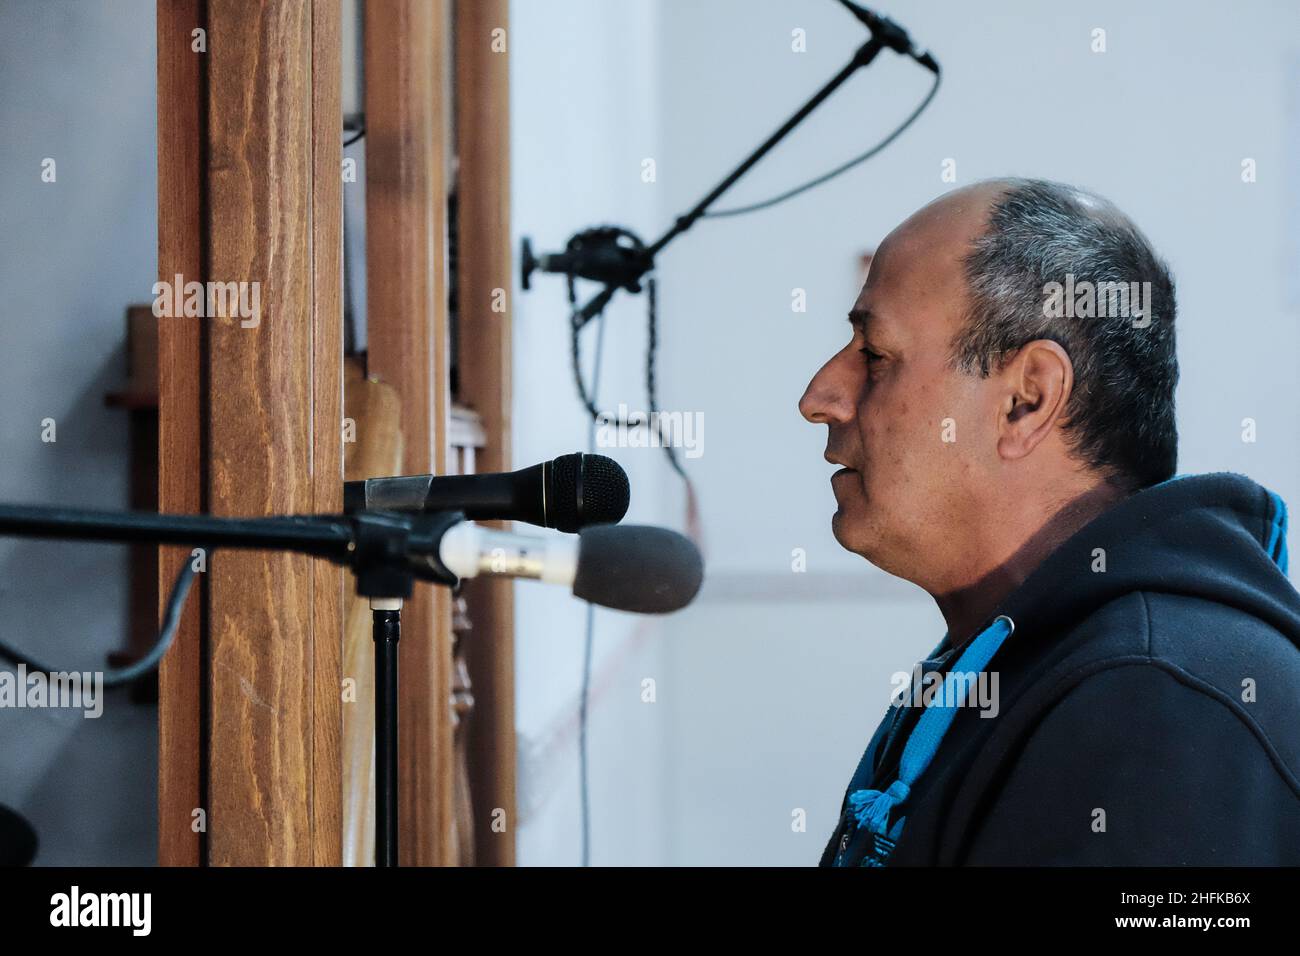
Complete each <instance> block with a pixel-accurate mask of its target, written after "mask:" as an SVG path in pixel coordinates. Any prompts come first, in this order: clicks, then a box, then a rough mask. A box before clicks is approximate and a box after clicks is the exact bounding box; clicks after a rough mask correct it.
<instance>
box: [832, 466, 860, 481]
mask: <svg viewBox="0 0 1300 956" xmlns="http://www.w3.org/2000/svg"><path fill="white" fill-rule="evenodd" d="M855 471H856V469H853V468H841V469H840V470H839V471H837V472H835V474H833V475H831V481H834V480H835V479H836V478H838V477H839V476H840V475H852V474H854V473H855Z"/></svg>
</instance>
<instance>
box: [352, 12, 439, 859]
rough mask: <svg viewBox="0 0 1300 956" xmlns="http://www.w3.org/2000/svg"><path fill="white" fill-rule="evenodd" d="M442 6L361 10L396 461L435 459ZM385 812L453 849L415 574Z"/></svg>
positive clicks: (376, 325)
mask: <svg viewBox="0 0 1300 956" xmlns="http://www.w3.org/2000/svg"><path fill="white" fill-rule="evenodd" d="M446 24H447V9H446V6H445V4H444V3H443V0H386V2H383V3H369V4H367V5H366V12H365V113H366V139H365V142H366V296H367V302H366V317H367V318H366V322H367V342H368V348H369V361H368V371H369V373H370V374H371V375H374V376H377V377H378V378H379V379H380V380H381V381H383V382H386V383H388V384H390V385H392V386H393V387H394V388H395V389H396V390H397V393H398V396H399V397H400V400H401V408H402V434H403V448H404V452H403V471H404V472H406V473H407V474H427V473H430V472H433V473H438V474H442V473H445V470H446V460H447V457H446V456H447V449H446V445H447V440H446V435H447V419H448V415H449V406H450V394H449V386H448V378H449V375H448V332H447V308H446V301H447V294H446V191H445V186H444V181H445V174H444V164H445V152H446V148H447V142H446V139H447V137H446V103H445V98H446V81H445V74H444V71H445V68H446V65H447V64H446V56H447V51H446V47H447V42H446V41H447V37H446ZM399 655H400V665H399V669H400V681H401V693H400V704H399V716H398V740H399V781H400V782H399V793H398V820H399V825H400V833H401V841H400V850H399V854H400V855H399V860H400V862H401V864H402V865H404V866H410V865H446V864H449V863H451V862H453V857H452V853H453V848H452V846H451V841H450V840H449V835H450V833H451V827H452V821H453V816H452V813H453V801H452V796H453V791H452V785H453V779H454V753H453V750H452V734H451V708H450V687H451V602H450V595H449V593H448V592H447V591H446V590H445V589H441V588H438V589H432V588H430V587H429V586H428V585H422V584H421V585H417V586H416V589H415V594H414V595H413V597H412V599H411V600H409V601H408V602H407V603H406V605H405V607H404V608H403V612H402V640H401V646H400V650H399Z"/></svg>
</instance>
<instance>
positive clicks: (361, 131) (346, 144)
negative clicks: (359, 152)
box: [343, 126, 366, 149]
mask: <svg viewBox="0 0 1300 956" xmlns="http://www.w3.org/2000/svg"><path fill="white" fill-rule="evenodd" d="M343 132H345V133H346V132H347V130H346V129H345V130H344V131H343ZM365 135H366V128H365V127H364V126H362V127H360V128H359V129H358V130H357V131H356V134H355V135H354V136H353V137H352V138H351V139H345V140H344V141H343V148H344V149H347V148H348V147H349V146H351V145H352V144H353V143H355V142H356V141H357V140H359V139H360V138H361V137H362V136H365Z"/></svg>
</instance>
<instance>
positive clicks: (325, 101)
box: [311, 0, 354, 866]
mask: <svg viewBox="0 0 1300 956" xmlns="http://www.w3.org/2000/svg"><path fill="white" fill-rule="evenodd" d="M311 17H312V23H311V43H312V54H311V95H312V108H311V115H312V124H311V140H312V208H311V240H312V287H313V290H314V294H313V296H312V335H311V338H312V377H311V382H312V449H313V457H312V471H311V479H312V510H313V511H317V512H323V513H338V512H340V511H342V510H343V173H342V166H343V136H342V130H341V125H342V120H341V117H342V116H343V89H342V74H343V65H342V56H343V37H342V30H343V26H342V5H341V3H340V0H325V2H321V0H314V2H312V4H311ZM312 570H313V573H314V576H313V580H312V589H313V592H314V593H313V595H312V607H313V608H314V609H315V612H316V616H315V620H314V621H313V630H314V634H313V640H312V650H313V653H314V660H313V662H312V666H313V667H314V669H315V672H314V673H313V675H312V686H313V688H314V692H315V694H314V696H315V700H314V707H315V713H314V714H313V717H312V733H313V742H312V749H313V754H312V777H313V779H312V788H311V793H312V862H313V863H314V864H315V865H317V866H339V865H341V864H342V862H343V778H342V765H343V714H342V705H341V694H340V683H341V682H342V678H343V624H344V608H345V607H346V602H345V588H353V587H354V582H353V580H352V576H351V575H350V574H347V573H345V572H344V571H343V570H341V569H340V568H337V567H334V566H333V565H331V564H327V563H326V562H324V561H317V562H315V563H314V564H313V566H312Z"/></svg>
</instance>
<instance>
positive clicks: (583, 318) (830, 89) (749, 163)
mask: <svg viewBox="0 0 1300 956" xmlns="http://www.w3.org/2000/svg"><path fill="white" fill-rule="evenodd" d="M887 41H889V42H887ZM886 46H890V47H893V46H894V43H893V37H886V38H885V39H882V38H881V37H879V36H876V35H873V36H872V37H871V39H869V40H868V41H867V42H866V43H864V44H863V45H862V46H861V47H859V48H858V50H857V52H856V53H854V54H853V58H852V59H851V60H849V62H848V64H847V65H846V66H845V67H844V69H842V70H840V71H839V72H838V73H836V74H835V76H834V77H832V78H831V80H830V81H829V82H828V83H827V84H826V85H825V86H823V87H822V88H821V89H820V90H818V91H817V92H816V93H814V94H813V96H812V99H810V100H808V102H807V103H805V104H804V105H803V106H801V107H799V109H798V110H797V111H796V112H795V114H794V115H793V116H791V117H790V118H789V119H788V120H786V121H785V123H783V124H782V125H781V127H780V129H778V130H777V131H776V132H775V133H773V134H772V135H771V136H769V137H768V138H767V139H766V140H765V141H764V142H763V143H762V145H760V146H759V147H758V148H757V149H756V150H754V151H753V152H752V153H750V154H749V156H748V157H747V158H745V159H744V160H743V161H742V162H741V163H740V165H739V166H737V167H736V168H735V169H734V170H732V171H731V172H730V173H729V174H727V176H726V178H724V179H723V180H722V182H720V183H718V185H717V186H715V187H714V188H713V189H712V190H711V191H710V192H709V193H708V195H706V196H705V197H704V198H703V199H701V200H700V201H699V202H698V203H696V204H695V206H694V207H693V208H692V209H691V210H690V211H689V212H687V213H685V214H683V215H681V216H678V217H677V220H676V222H674V223H673V225H672V228H670V229H669V230H668V231H667V232H665V233H664V234H663V235H662V236H660V237H659V238H658V239H657V240H655V241H654V242H653V243H651V244H650V245H648V246H646V247H645V248H644V249H639V250H626V253H625V270H624V272H623V274H622V275H621V276H619V277H617V279H616V280H615V281H610V282H609V283H608V284H606V286H605V288H604V290H603V291H601V292H599V293H597V294H596V295H595V296H594V297H592V299H591V300H590V301H588V302H587V304H586V305H584V306H583V307H582V308H581V309H579V310H578V311H577V312H575V313H574V314H573V324H574V326H575V327H576V328H582V326H584V325H586V324H587V323H588V322H589V321H591V320H592V319H593V318H595V317H596V316H597V315H599V314H600V312H601V311H602V310H603V309H604V308H605V306H607V305H608V304H609V301H610V299H612V298H613V297H614V293H615V292H617V291H618V290H619V289H627V290H628V291H630V292H639V291H640V289H641V286H640V281H641V277H642V276H644V275H645V274H646V273H647V272H649V271H650V270H651V269H653V268H654V258H655V256H656V255H658V253H659V252H661V251H662V250H663V248H664V247H665V246H667V245H668V243H670V242H672V241H673V240H674V239H676V238H677V237H678V236H680V235H681V234H682V233H684V232H685V231H686V230H687V229H690V228H691V226H693V225H695V223H696V222H697V221H698V220H699V219H700V217H701V216H703V215H704V214H705V213H706V212H708V210H709V207H710V206H712V205H713V204H714V203H715V202H716V201H717V200H718V198H719V197H720V196H721V195H722V194H723V193H725V192H726V191H727V190H728V189H730V188H731V187H732V186H733V185H735V183H736V181H737V180H738V179H740V177H741V176H744V175H745V173H747V172H749V170H750V169H751V168H753V166H754V164H755V163H757V162H758V161H759V160H760V159H762V158H763V157H764V156H766V155H767V154H768V153H769V152H771V151H772V149H773V147H775V146H776V144H777V143H779V142H781V140H783V139H785V138H786V136H788V135H789V134H790V132H791V131H792V130H793V129H794V128H795V127H796V126H798V125H799V124H800V123H802V122H803V121H804V120H805V119H807V117H808V114H810V113H811V112H812V111H813V110H815V109H816V108H817V107H818V106H820V105H821V104H822V103H823V102H824V101H825V100H826V99H827V97H829V96H830V95H831V94H832V93H834V92H835V91H836V90H838V89H839V88H840V87H841V86H843V85H844V83H845V82H846V81H847V80H848V79H849V77H851V76H852V75H853V74H854V73H856V72H857V71H858V70H860V69H863V68H865V67H867V66H869V65H870V64H871V62H872V61H873V60H875V58H876V57H877V55H879V53H880V51H881V50H883V49H885V48H886ZM525 242H526V241H525ZM536 265H537V260H536V259H535V258H534V257H533V255H532V252H531V249H530V248H529V247H528V246H527V245H525V248H524V253H523V269H524V282H523V285H524V288H525V289H527V288H528V286H529V276H530V273H531V271H532V268H533V267H535V266H536Z"/></svg>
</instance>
